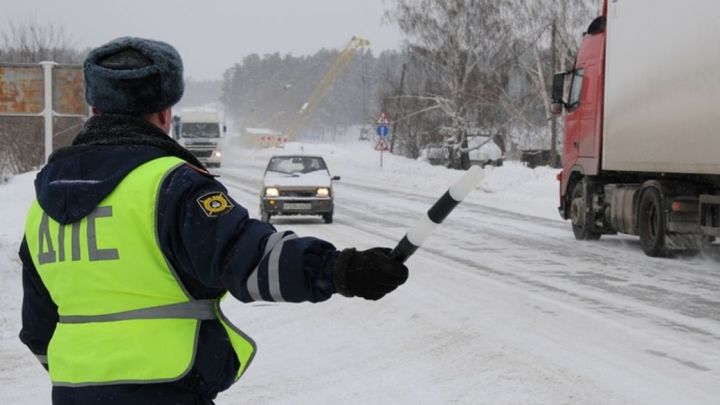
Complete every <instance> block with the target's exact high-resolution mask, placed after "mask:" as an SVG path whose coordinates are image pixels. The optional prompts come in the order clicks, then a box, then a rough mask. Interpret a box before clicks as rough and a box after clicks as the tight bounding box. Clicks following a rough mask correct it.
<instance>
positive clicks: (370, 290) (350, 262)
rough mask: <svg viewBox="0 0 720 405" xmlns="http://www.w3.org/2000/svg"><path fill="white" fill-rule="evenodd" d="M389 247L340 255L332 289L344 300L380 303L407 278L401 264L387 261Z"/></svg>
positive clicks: (347, 250)
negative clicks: (357, 299) (360, 299)
mask: <svg viewBox="0 0 720 405" xmlns="http://www.w3.org/2000/svg"><path fill="white" fill-rule="evenodd" d="M390 252H391V250H390V249H388V248H372V249H369V250H363V251H361V252H358V251H357V250H355V249H354V248H350V249H345V250H343V251H342V252H340V256H338V258H337V260H336V261H335V269H334V271H333V283H334V284H335V290H336V291H337V292H338V293H340V294H342V295H344V296H346V297H355V296H358V297H362V298H365V299H368V300H379V299H380V298H382V297H383V296H385V294H387V293H389V292H390V291H392V290H394V289H396V288H397V287H398V286H399V285H400V284H402V283H404V282H405V280H407V278H408V269H407V267H405V265H404V264H402V263H400V262H399V261H397V260H395V259H391V258H390Z"/></svg>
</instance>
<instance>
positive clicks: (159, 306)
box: [25, 157, 255, 386]
mask: <svg viewBox="0 0 720 405" xmlns="http://www.w3.org/2000/svg"><path fill="white" fill-rule="evenodd" d="M182 163H183V161H181V160H180V159H177V158H174V157H163V158H158V159H155V160H152V161H150V162H147V163H145V164H143V165H141V166H139V167H138V168H136V169H135V170H133V171H132V172H131V173H130V174H128V175H127V176H126V177H125V178H124V179H123V180H122V181H121V182H120V183H119V184H118V186H117V187H116V188H115V190H114V191H113V192H112V193H111V194H110V195H109V196H107V197H106V198H105V199H104V200H103V201H101V202H100V204H98V207H97V208H96V209H95V210H94V211H93V212H92V213H90V214H89V215H87V216H86V217H85V218H83V219H82V220H80V221H78V222H76V223H73V224H68V225H61V224H59V223H58V222H56V221H54V220H53V219H52V218H50V217H49V216H48V215H47V214H45V213H44V212H43V211H42V209H41V208H40V206H39V204H38V203H37V202H35V203H34V204H33V206H32V207H31V209H30V212H29V213H28V219H27V223H26V228H25V236H26V239H27V243H28V248H29V250H30V254H31V256H32V258H33V262H34V264H35V267H36V268H37V270H38V274H39V275H40V278H41V279H42V281H43V283H44V284H45V286H46V287H47V289H48V291H49V292H50V295H51V297H52V299H53V301H54V302H55V304H56V305H57V306H58V314H59V318H60V319H59V323H58V324H57V326H56V329H55V332H54V334H53V337H52V339H51V341H50V345H49V347H48V352H47V358H48V367H49V371H50V377H51V379H52V380H53V384H54V385H56V386H85V385H102V384H119V383H151V382H165V381H174V380H177V379H179V378H182V377H183V376H184V375H185V374H186V373H187V372H188V371H189V370H190V368H191V367H192V364H193V362H194V357H195V352H196V345H197V336H198V333H199V329H200V328H199V326H200V320H207V319H216V318H217V319H218V320H219V321H220V322H221V323H222V325H223V327H224V328H225V330H226V331H227V332H228V334H229V338H230V341H231V343H232V345H233V348H234V349H235V352H236V354H237V356H238V359H239V361H240V364H241V368H240V370H239V373H238V375H237V377H238V378H239V376H240V375H241V374H242V372H244V371H245V369H246V368H247V366H248V365H249V363H250V361H251V360H252V357H253V356H254V352H255V344H254V342H253V341H252V339H250V338H248V337H247V336H246V335H244V334H243V333H242V332H239V333H238V331H236V330H235V329H234V328H233V327H231V326H230V324H229V322H228V321H227V319H226V318H225V317H224V316H222V314H221V312H220V311H219V305H218V302H219V299H218V300H194V299H193V298H192V297H191V296H190V295H189V294H188V292H187V291H186V289H185V287H184V286H183V285H182V283H181V282H180V279H179V278H178V277H177V275H176V274H175V271H174V269H173V268H172V267H171V266H170V264H169V262H167V260H166V258H165V256H164V255H163V253H162V250H161V249H160V245H159V242H158V236H157V230H156V221H157V212H156V211H157V207H156V204H157V202H158V192H159V190H160V186H161V184H162V182H163V179H164V178H165V176H166V175H167V174H168V173H170V172H171V171H172V170H174V169H175V168H176V167H177V166H178V165H180V164H182ZM50 186H52V183H51V184H50Z"/></svg>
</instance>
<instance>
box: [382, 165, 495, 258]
mask: <svg viewBox="0 0 720 405" xmlns="http://www.w3.org/2000/svg"><path fill="white" fill-rule="evenodd" d="M482 177H483V171H482V168H480V166H473V167H471V168H470V170H468V171H467V172H465V174H464V175H463V176H462V177H460V178H459V179H458V180H457V181H456V182H455V183H454V184H453V185H452V186H450V188H449V189H448V191H446V192H445V194H443V195H442V197H440V198H439V199H438V200H437V201H436V202H435V204H433V206H432V207H430V209H429V210H428V212H427V214H426V215H423V216H422V218H420V220H419V221H417V222H416V223H415V225H413V227H412V228H410V230H409V231H407V233H406V234H405V236H403V238H402V240H400V242H399V243H398V244H397V246H395V249H393V251H392V253H390V257H392V258H394V259H395V260H398V261H399V262H400V263H404V262H405V261H406V260H407V259H408V258H409V257H410V256H411V255H412V254H413V253H415V251H416V250H417V249H418V248H419V247H420V246H422V244H423V243H424V242H425V240H426V239H427V238H428V237H429V236H430V235H431V234H432V233H433V231H434V230H435V228H436V227H437V226H438V225H439V224H440V223H441V222H442V221H443V220H444V219H445V218H446V217H447V216H448V215H449V214H450V212H451V211H452V210H453V209H454V208H455V207H456V206H457V205H458V204H460V202H461V201H462V200H463V199H465V197H466V196H467V195H468V194H469V193H470V191H472V190H473V189H474V188H475V187H476V186H477V185H478V183H480V180H482Z"/></svg>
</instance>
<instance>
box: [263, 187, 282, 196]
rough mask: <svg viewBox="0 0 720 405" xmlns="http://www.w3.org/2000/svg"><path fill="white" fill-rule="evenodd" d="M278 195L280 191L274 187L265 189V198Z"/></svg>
mask: <svg viewBox="0 0 720 405" xmlns="http://www.w3.org/2000/svg"><path fill="white" fill-rule="evenodd" d="M279 195H280V191H278V189H277V188H275V187H268V188H266V189H265V196H266V197H277V196H279Z"/></svg>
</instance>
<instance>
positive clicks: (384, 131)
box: [377, 125, 390, 138]
mask: <svg viewBox="0 0 720 405" xmlns="http://www.w3.org/2000/svg"><path fill="white" fill-rule="evenodd" d="M389 133H390V129H388V127H387V125H379V126H378V127H377V134H378V136H379V137H380V138H385V137H387V136H388V134H389Z"/></svg>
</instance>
